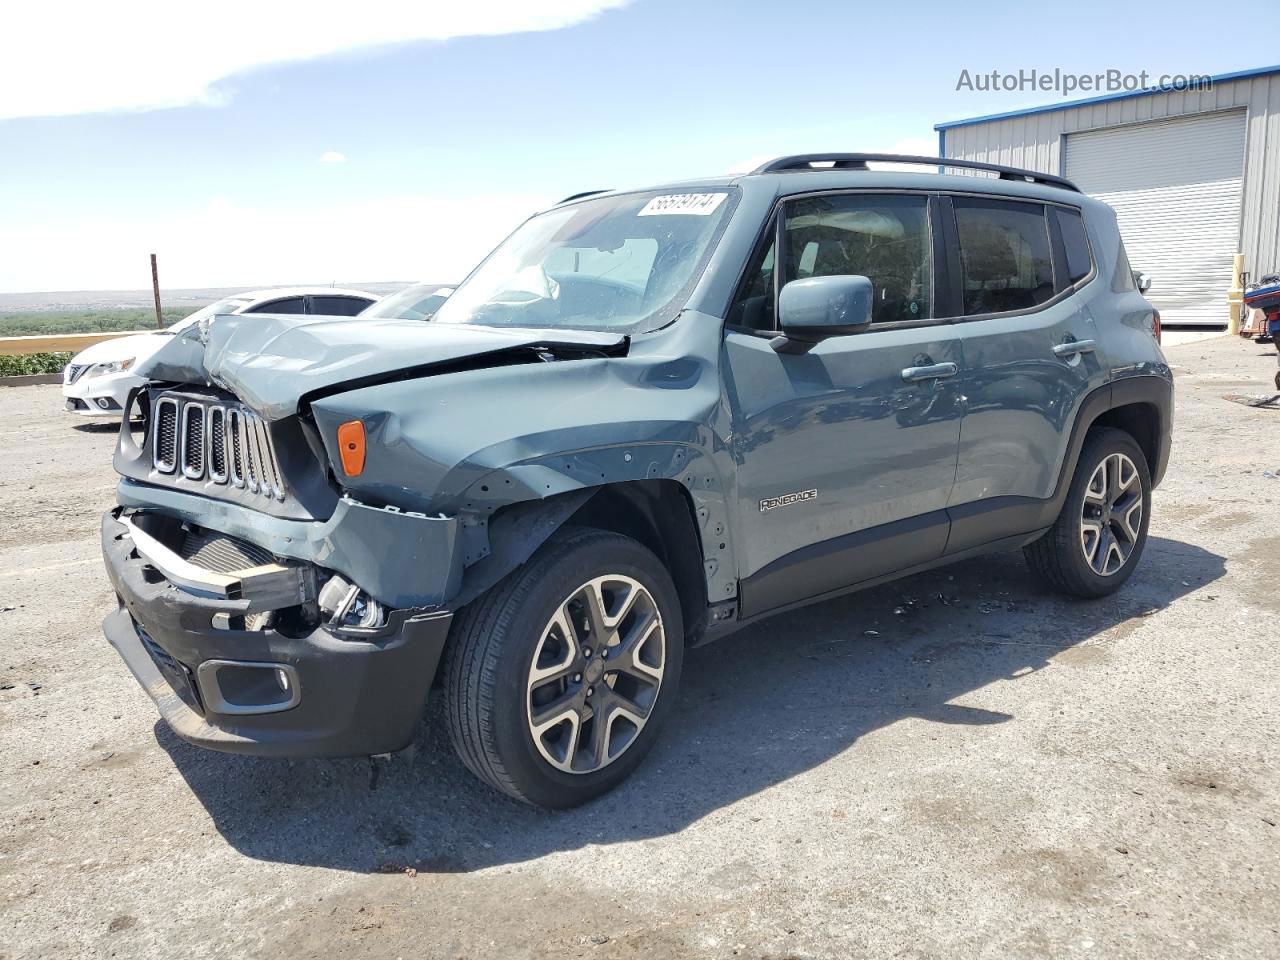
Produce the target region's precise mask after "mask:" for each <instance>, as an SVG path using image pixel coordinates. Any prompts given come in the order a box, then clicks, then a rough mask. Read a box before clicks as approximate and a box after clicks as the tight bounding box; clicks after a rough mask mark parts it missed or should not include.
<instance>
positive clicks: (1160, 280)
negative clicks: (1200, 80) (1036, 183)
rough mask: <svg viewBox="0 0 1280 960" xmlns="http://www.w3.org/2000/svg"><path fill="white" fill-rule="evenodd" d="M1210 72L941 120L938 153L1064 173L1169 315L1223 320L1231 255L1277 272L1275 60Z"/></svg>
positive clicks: (1279, 197) (1279, 99)
mask: <svg viewBox="0 0 1280 960" xmlns="http://www.w3.org/2000/svg"><path fill="white" fill-rule="evenodd" d="M1211 81H1212V83H1211V85H1207V86H1206V88H1202V89H1195V90H1182V91H1175V90H1168V91H1155V92H1152V91H1146V92H1138V93H1122V94H1116V95H1112V96H1104V97H1094V98H1090V99H1087V100H1074V101H1069V102H1065V103H1057V104H1052V105H1050V106H1045V107H1035V108H1032V109H1028V110H1015V111H1013V112H1010V113H999V114H993V115H991V116H986V117H974V118H973V119H970V120H956V121H952V122H948V123H939V124H937V125H936V126H935V128H934V129H936V130H937V131H938V154H939V156H943V157H955V158H957V159H965V160H984V161H987V162H990V163H1002V164H1008V165H1010V166H1017V167H1025V168H1028V169H1032V170H1039V171H1042V172H1045V173H1056V174H1059V175H1061V176H1066V177H1069V178H1070V179H1072V180H1074V181H1075V182H1076V184H1078V185H1079V187H1080V188H1081V189H1082V190H1084V191H1085V192H1086V193H1088V194H1090V195H1092V196H1095V197H1098V198H1099V199H1102V200H1104V201H1106V202H1107V203H1109V204H1111V206H1112V207H1114V208H1115V210H1116V214H1117V216H1118V218H1119V221H1120V228H1121V231H1122V233H1123V235H1124V240H1125V246H1126V247H1127V249H1128V253H1129V260H1130V262H1131V263H1132V264H1133V267H1134V269H1135V270H1142V271H1143V272H1144V273H1147V274H1150V275H1151V276H1152V278H1153V279H1154V283H1153V285H1152V288H1151V291H1150V294H1149V297H1150V299H1151V301H1152V302H1153V303H1154V304H1155V305H1156V307H1157V308H1159V310H1160V312H1161V315H1162V317H1163V318H1164V321H1165V322H1166V323H1198V324H1204V323H1211V324H1226V323H1227V322H1228V318H1229V307H1228V293H1229V291H1231V290H1232V288H1233V287H1234V286H1235V283H1234V282H1233V281H1234V280H1235V279H1236V278H1235V276H1234V271H1233V266H1234V263H1235V261H1236V256H1237V254H1242V255H1243V269H1244V270H1245V271H1247V272H1248V273H1249V275H1250V276H1251V277H1253V278H1255V279H1256V278H1258V277H1260V276H1263V275H1265V274H1268V273H1277V272H1280V66H1275V67H1265V68H1261V69H1257V70H1243V71H1240V72H1238V73H1228V74H1222V75H1220V76H1216V77H1213V78H1211ZM1236 296H1238V293H1237V294H1236Z"/></svg>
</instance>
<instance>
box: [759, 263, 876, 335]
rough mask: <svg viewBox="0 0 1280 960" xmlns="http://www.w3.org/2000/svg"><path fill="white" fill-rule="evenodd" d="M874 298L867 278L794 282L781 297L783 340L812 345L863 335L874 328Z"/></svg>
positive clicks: (779, 303) (780, 310) (816, 279)
mask: <svg viewBox="0 0 1280 960" xmlns="http://www.w3.org/2000/svg"><path fill="white" fill-rule="evenodd" d="M873 297H874V291H873V289H872V286H871V281H870V280H868V279H867V278H866V277H859V276H829V277H808V278H807V279H804V280H792V281H791V282H790V283H788V284H787V285H786V286H784V287H783V288H782V292H781V293H780V294H779V295H778V325H779V326H780V327H781V328H782V334H783V336H782V337H781V338H779V339H782V340H785V341H789V342H794V341H799V342H800V343H802V344H807V345H811V344H814V343H817V342H818V341H819V340H822V339H823V338H825V337H841V336H847V335H849V334H852V333H862V332H863V331H864V330H866V329H867V328H868V327H869V326H871V302H872V298H873ZM806 348H807V347H806Z"/></svg>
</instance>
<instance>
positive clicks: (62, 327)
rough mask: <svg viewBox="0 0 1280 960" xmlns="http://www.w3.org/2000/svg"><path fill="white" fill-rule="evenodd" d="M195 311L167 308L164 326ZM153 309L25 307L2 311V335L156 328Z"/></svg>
mask: <svg viewBox="0 0 1280 960" xmlns="http://www.w3.org/2000/svg"><path fill="white" fill-rule="evenodd" d="M193 312H194V308H193V307H165V308H164V309H163V310H161V313H163V314H164V323H165V326H168V325H169V324H171V323H177V322H178V321H179V320H181V319H182V318H183V317H185V316H188V315H190V314H191V313H193ZM154 329H156V313H155V311H154V310H146V309H133V310H23V311H20V312H15V313H0V337H38V336H55V335H57V334H63V333H116V332H118V331H121V330H154Z"/></svg>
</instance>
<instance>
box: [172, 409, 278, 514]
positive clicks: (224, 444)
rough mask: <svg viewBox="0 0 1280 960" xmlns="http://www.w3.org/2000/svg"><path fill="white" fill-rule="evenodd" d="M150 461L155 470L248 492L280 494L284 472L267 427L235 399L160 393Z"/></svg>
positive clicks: (269, 495) (269, 429)
mask: <svg viewBox="0 0 1280 960" xmlns="http://www.w3.org/2000/svg"><path fill="white" fill-rule="evenodd" d="M154 411H155V413H154V418H155V419H154V426H153V428H152V463H153V464H154V465H155V468H156V470H157V471H159V472H160V473H175V472H177V471H178V466H179V465H181V474H182V476H183V477H185V478H187V479H188V480H207V481H209V482H210V483H215V484H231V485H233V486H236V487H239V488H242V489H245V490H247V491H248V492H250V493H254V494H261V495H262V496H266V497H272V498H273V499H276V500H284V499H285V484H284V476H283V475H282V474H281V471H280V467H279V461H277V459H276V455H275V448H274V446H273V444H272V441H271V428H270V426H269V425H268V424H267V422H266V421H265V420H263V419H262V418H261V417H259V416H258V415H257V414H256V413H253V412H252V411H250V410H247V409H245V408H244V407H242V406H239V405H237V404H230V403H228V404H216V403H215V404H210V403H206V402H205V401H203V400H197V399H194V398H190V397H186V396H182V395H180V394H165V395H164V396H161V397H160V398H158V399H157V400H156V401H155V405H154Z"/></svg>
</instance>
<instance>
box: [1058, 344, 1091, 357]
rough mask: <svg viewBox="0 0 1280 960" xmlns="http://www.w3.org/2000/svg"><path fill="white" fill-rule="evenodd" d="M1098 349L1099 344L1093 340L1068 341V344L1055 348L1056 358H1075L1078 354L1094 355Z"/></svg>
mask: <svg viewBox="0 0 1280 960" xmlns="http://www.w3.org/2000/svg"><path fill="white" fill-rule="evenodd" d="M1097 349H1098V345H1097V343H1095V342H1094V341H1092V340H1068V341H1067V342H1066V343H1060V344H1058V345H1057V346H1055V347H1054V348H1053V355H1054V356H1055V357H1074V356H1075V355H1076V354H1078V353H1093V351H1094V350H1097Z"/></svg>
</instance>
